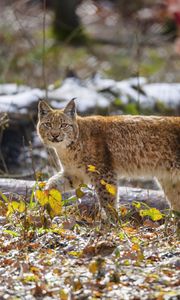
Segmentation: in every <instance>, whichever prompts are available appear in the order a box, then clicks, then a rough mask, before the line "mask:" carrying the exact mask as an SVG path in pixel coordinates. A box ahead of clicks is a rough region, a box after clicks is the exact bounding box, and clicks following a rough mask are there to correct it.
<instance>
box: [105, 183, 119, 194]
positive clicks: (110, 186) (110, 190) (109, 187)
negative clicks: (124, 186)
mask: <svg viewBox="0 0 180 300" xmlns="http://www.w3.org/2000/svg"><path fill="white" fill-rule="evenodd" d="M106 190H107V191H108V193H109V194H111V195H113V196H115V195H116V193H117V188H116V186H115V185H113V184H109V183H107V184H106Z"/></svg>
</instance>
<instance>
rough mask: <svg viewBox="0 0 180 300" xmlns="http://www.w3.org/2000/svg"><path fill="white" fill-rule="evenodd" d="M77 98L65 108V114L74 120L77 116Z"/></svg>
mask: <svg viewBox="0 0 180 300" xmlns="http://www.w3.org/2000/svg"><path fill="white" fill-rule="evenodd" d="M75 99H76V98H73V99H72V100H71V101H70V102H69V103H68V104H67V105H66V107H65V109H64V114H66V115H67V116H69V117H71V118H73V117H75V115H76V104H75V102H74V100H75Z"/></svg>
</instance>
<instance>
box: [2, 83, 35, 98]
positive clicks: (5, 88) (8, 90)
mask: <svg viewBox="0 0 180 300" xmlns="http://www.w3.org/2000/svg"><path fill="white" fill-rule="evenodd" d="M27 90H28V91H29V90H31V88H30V87H28V86H26V85H17V84H16V83H5V84H0V95H13V94H18V93H22V92H25V91H27Z"/></svg>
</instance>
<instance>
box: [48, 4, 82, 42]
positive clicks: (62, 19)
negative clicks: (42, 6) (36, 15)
mask: <svg viewBox="0 0 180 300" xmlns="http://www.w3.org/2000/svg"><path fill="white" fill-rule="evenodd" d="M79 3H80V1H79V0H60V1H59V0H54V2H53V4H54V5H53V9H54V13H55V19H54V32H55V34H56V36H57V38H58V39H60V40H64V39H68V38H69V39H71V38H72V40H73V38H74V39H75V38H77V36H78V35H80V34H81V24H80V20H79V17H78V15H77V14H76V9H77V6H78V4H79Z"/></svg>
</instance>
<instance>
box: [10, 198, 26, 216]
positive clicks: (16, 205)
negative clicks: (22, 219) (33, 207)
mask: <svg viewBox="0 0 180 300" xmlns="http://www.w3.org/2000/svg"><path fill="white" fill-rule="evenodd" d="M25 208H26V206H25V203H24V202H23V201H20V202H18V201H11V202H10V203H8V211H7V216H9V215H11V214H12V213H14V212H17V211H18V212H20V213H22V212H24V211H25Z"/></svg>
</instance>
